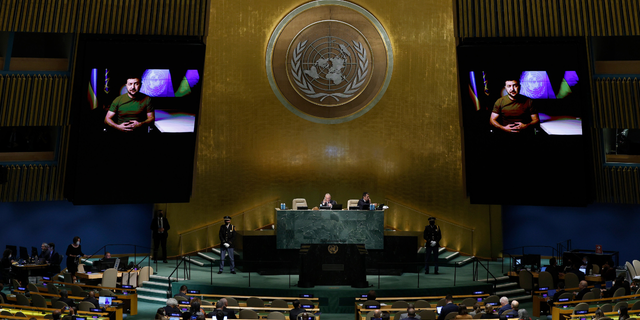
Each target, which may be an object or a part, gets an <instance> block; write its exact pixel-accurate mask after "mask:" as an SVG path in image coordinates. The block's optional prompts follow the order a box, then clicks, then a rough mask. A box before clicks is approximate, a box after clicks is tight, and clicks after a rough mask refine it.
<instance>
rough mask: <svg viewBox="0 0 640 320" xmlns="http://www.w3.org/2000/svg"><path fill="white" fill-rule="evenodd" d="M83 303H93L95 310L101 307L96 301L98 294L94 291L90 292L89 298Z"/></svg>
mask: <svg viewBox="0 0 640 320" xmlns="http://www.w3.org/2000/svg"><path fill="white" fill-rule="evenodd" d="M82 301H88V302H91V303H93V307H94V308H97V307H98V305H100V303H99V302H98V300H97V299H96V292H95V291H93V290H91V291H89V296H88V297H86V298H84V299H83V300H82Z"/></svg>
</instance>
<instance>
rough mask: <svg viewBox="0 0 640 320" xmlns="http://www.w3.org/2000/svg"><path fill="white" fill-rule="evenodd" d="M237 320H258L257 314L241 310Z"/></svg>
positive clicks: (248, 310)
mask: <svg viewBox="0 0 640 320" xmlns="http://www.w3.org/2000/svg"><path fill="white" fill-rule="evenodd" d="M238 318H239V319H260V317H259V316H258V313H257V312H255V311H253V310H251V309H242V310H240V313H239V314H238Z"/></svg>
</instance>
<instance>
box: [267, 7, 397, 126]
mask: <svg viewBox="0 0 640 320" xmlns="http://www.w3.org/2000/svg"><path fill="white" fill-rule="evenodd" d="M392 66H393V53H392V50H391V46H390V42H389V38H388V36H387V34H386V32H385V31H384V28H382V25H381V24H380V23H379V22H378V20H376V19H375V17H373V15H371V13H369V12H368V11H366V10H365V9H363V8H362V7H359V6H357V5H355V4H352V3H350V2H346V1H338V0H320V1H316V2H310V3H307V4H304V5H302V6H300V7H298V8H296V9H295V10H293V11H292V12H291V13H289V14H288V15H287V16H286V17H285V18H284V19H283V20H282V21H281V22H280V24H279V25H278V26H277V27H276V29H275V30H274V32H273V35H272V36H271V39H270V40H269V44H268V47H267V60H266V67H267V75H268V77H269V83H270V84H271V87H272V89H273V91H274V93H275V94H276V96H277V97H278V99H279V100H280V101H281V102H282V104H283V105H284V106H285V107H287V108H288V109H289V110H291V111H292V112H293V113H295V114H297V115H298V116H300V117H302V118H304V119H307V120H310V121H313V122H318V123H341V122H346V121H349V120H352V119H355V118H357V117H359V116H360V115H362V114H364V113H366V112H367V111H369V110H370V109H371V108H372V107H373V106H374V105H375V104H376V103H377V102H378V101H379V100H380V98H381V97H382V95H383V94H384V92H385V90H386V88H387V86H388V84H389V81H390V80H391V73H392Z"/></svg>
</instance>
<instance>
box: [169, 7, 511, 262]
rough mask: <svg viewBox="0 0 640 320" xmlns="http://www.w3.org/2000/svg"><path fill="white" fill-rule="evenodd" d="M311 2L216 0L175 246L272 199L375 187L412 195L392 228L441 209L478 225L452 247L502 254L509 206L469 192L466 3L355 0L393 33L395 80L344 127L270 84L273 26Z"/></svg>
mask: <svg viewBox="0 0 640 320" xmlns="http://www.w3.org/2000/svg"><path fill="white" fill-rule="evenodd" d="M304 2H305V1H300V0H281V1H277V2H269V1H249V0H219V1H213V2H211V10H210V14H209V26H208V27H209V31H208V36H207V38H206V41H207V53H206V62H205V72H204V77H203V86H204V90H203V102H202V108H201V113H200V121H199V123H200V125H199V129H198V149H197V168H196V172H195V181H194V190H193V196H192V198H191V202H190V203H184V204H167V205H164V204H163V205H159V206H161V207H163V208H166V211H167V216H168V218H169V219H170V221H171V230H170V231H169V233H170V239H169V254H170V255H176V254H177V253H178V252H179V241H178V234H179V233H183V232H185V231H187V230H192V229H194V228H196V227H198V226H202V225H206V224H208V223H211V222H214V221H217V220H220V219H221V218H222V217H223V216H225V215H229V214H237V213H240V212H243V210H246V209H247V208H253V207H256V206H258V205H259V204H263V203H266V202H269V201H271V200H272V199H279V200H280V201H281V202H285V203H287V206H291V201H292V199H293V198H297V197H302V198H306V199H307V201H308V203H309V205H310V206H315V205H317V204H319V203H320V200H321V199H322V197H323V195H324V193H325V192H330V193H331V194H332V195H333V198H334V199H335V200H337V201H338V202H339V203H343V204H346V202H347V200H348V199H358V198H359V197H360V196H361V194H362V192H363V191H368V192H370V194H371V198H372V199H373V200H374V202H384V201H385V200H384V199H385V198H389V199H393V201H394V202H395V203H398V204H402V206H400V205H396V206H393V205H391V209H390V210H389V211H388V212H387V213H386V221H385V223H386V224H387V225H389V226H391V227H394V228H397V229H399V230H406V231H422V230H424V226H425V225H426V224H427V221H426V217H427V216H428V215H434V216H436V217H438V218H441V219H447V220H448V221H451V222H455V223H457V224H460V225H464V226H468V227H470V228H473V229H474V234H475V236H473V237H472V238H469V236H468V235H462V234H459V232H456V231H455V230H454V229H451V228H449V227H447V228H445V229H444V230H445V231H444V239H445V242H446V243H447V246H450V247H451V248H459V249H460V250H463V251H464V252H467V253H471V254H476V255H479V256H486V257H488V256H494V257H495V256H497V255H498V254H499V251H500V250H501V249H502V236H501V233H502V229H501V225H500V220H501V213H500V209H499V208H498V207H493V208H492V207H491V206H486V205H471V204H469V201H468V199H467V198H466V195H465V186H464V182H463V177H464V175H463V164H462V149H461V127H460V115H459V101H458V79H457V77H458V76H457V68H456V35H455V32H454V23H455V19H454V10H455V8H454V6H453V5H454V1H438V0H426V1H425V0H411V1H400V2H397V1H387V0H358V1H353V2H354V3H356V4H358V5H360V6H362V7H364V8H365V9H367V10H369V11H370V12H371V13H372V14H373V15H374V16H376V17H377V19H378V20H379V21H380V22H381V23H382V25H383V26H384V27H385V28H386V31H387V33H388V34H389V35H390V38H391V43H392V47H393V52H394V60H395V61H394V70H393V77H392V79H391V83H390V85H389V88H388V90H387V93H386V94H385V96H384V97H383V98H382V99H381V100H380V102H379V103H378V104H377V105H376V106H375V107H374V108H372V109H371V110H370V111H369V112H368V113H366V114H365V115H363V116H362V117H360V118H357V119H355V120H352V121H349V122H346V123H342V124H335V125H326V124H317V123H313V122H310V121H307V120H304V119H301V118H299V117H298V116H296V115H295V114H293V113H291V112H290V111H288V110H287V108H285V107H284V106H283V105H282V104H281V103H280V102H279V101H278V99H277V98H276V96H275V95H274V94H273V92H272V90H271V87H270V86H269V83H268V81H267V77H266V70H265V52H266V45H267V41H268V39H269V37H270V36H271V31H272V30H273V29H274V28H275V26H276V25H277V24H278V22H279V21H280V20H281V19H282V18H283V17H284V16H285V15H286V14H287V13H288V12H290V11H291V10H293V9H294V8H296V7H297V6H299V5H301V4H302V3H304ZM277 203H278V202H277V201H276V203H275V204H276V205H277ZM273 207H274V206H272V207H271V208H268V207H267V209H266V210H265V213H264V216H267V217H270V215H272V214H273ZM407 208H409V209H407ZM186 216H188V217H189V218H188V219H184V218H179V217H186ZM259 216H261V217H262V218H260V219H264V216H263V215H259ZM245 218H247V219H249V218H248V216H246V217H245ZM254 219H255V218H254ZM267 220H268V219H266V220H264V221H261V222H257V223H250V222H247V221H243V222H242V224H243V225H245V226H258V225H261V224H262V223H264V222H265V221H267ZM271 222H273V221H271ZM232 223H234V224H237V223H236V221H235V219H234V221H232ZM443 228H444V226H443ZM492 231H493V232H492ZM198 232H200V233H201V234H202V236H195V237H193V239H192V240H190V242H191V248H190V249H189V250H186V249H185V252H186V251H192V249H193V248H194V247H198V246H200V247H201V248H204V247H206V246H210V245H211V244H212V243H211V241H213V242H216V243H217V236H215V237H214V238H215V239H216V240H209V242H210V243H207V239H206V236H207V235H206V233H207V232H206V231H198ZM212 232H214V233H215V234H216V235H217V227H214V228H213V231H212ZM209 236H210V235H209ZM471 243H472V244H471ZM196 249H197V248H196Z"/></svg>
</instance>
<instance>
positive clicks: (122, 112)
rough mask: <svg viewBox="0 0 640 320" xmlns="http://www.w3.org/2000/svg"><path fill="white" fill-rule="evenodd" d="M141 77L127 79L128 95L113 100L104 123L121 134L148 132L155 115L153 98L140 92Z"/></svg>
mask: <svg viewBox="0 0 640 320" xmlns="http://www.w3.org/2000/svg"><path fill="white" fill-rule="evenodd" d="M141 85H142V81H141V77H140V76H130V77H129V78H127V93H126V94H123V95H120V96H119V97H117V98H115V99H113V102H112V103H111V107H110V108H109V111H107V115H106V116H105V118H104V123H106V124H107V125H109V126H110V127H112V128H114V129H117V130H118V131H120V132H147V130H146V129H147V128H148V127H149V125H151V124H153V121H154V120H155V115H154V111H153V106H152V104H151V98H150V97H149V96H147V95H146V94H144V93H141V92H140V86H141Z"/></svg>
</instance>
